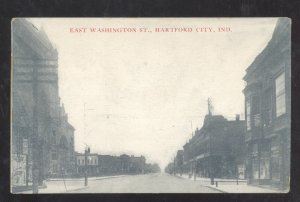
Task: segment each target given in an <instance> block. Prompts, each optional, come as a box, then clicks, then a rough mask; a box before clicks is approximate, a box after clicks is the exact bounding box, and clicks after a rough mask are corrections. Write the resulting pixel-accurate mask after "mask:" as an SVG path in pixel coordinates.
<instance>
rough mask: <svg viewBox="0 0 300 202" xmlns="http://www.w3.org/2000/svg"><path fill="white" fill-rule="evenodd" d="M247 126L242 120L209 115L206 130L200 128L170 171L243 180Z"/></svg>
mask: <svg viewBox="0 0 300 202" xmlns="http://www.w3.org/2000/svg"><path fill="white" fill-rule="evenodd" d="M244 124H245V121H242V120H239V117H237V118H236V120H234V121H228V120H227V119H225V118H224V117H223V116H220V115H211V114H209V115H206V117H205V119H204V124H203V127H202V128H201V129H196V131H195V133H194V136H193V137H192V138H191V139H190V140H189V141H188V142H187V143H186V144H185V145H184V146H183V152H182V151H181V150H179V151H178V152H177V155H176V158H175V159H174V162H172V163H173V165H172V163H171V164H169V166H168V168H167V170H169V171H173V172H174V173H176V174H177V173H180V174H182V173H184V174H188V175H189V177H194V178H195V177H204V178H211V179H214V178H229V179H230V178H234V179H235V178H237V177H239V178H241V177H242V175H240V172H244V171H241V168H243V167H244V163H245V162H244V155H245V151H244V146H243V143H244V135H245V128H244ZM239 170H240V171H239Z"/></svg>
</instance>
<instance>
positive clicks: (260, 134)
mask: <svg viewBox="0 0 300 202" xmlns="http://www.w3.org/2000/svg"><path fill="white" fill-rule="evenodd" d="M290 57H291V22H290V20H289V19H288V18H280V19H279V20H278V22H277V25H276V27H275V30H274V33H273V36H272V38H271V40H270V41H269V43H268V45H267V46H266V48H265V49H264V50H263V51H262V52H261V53H260V54H259V55H258V56H257V57H256V58H255V60H254V61H253V62H252V64H251V65H250V66H249V67H248V68H247V70H246V75H245V77H244V80H245V82H246V87H245V89H244V95H245V114H246V122H247V127H246V129H247V133H246V139H245V141H246V143H247V170H248V172H247V173H248V179H249V183H251V184H269V185H272V186H275V187H280V188H283V189H285V188H287V187H288V186H289V176H290V124H291V123H290V121H291V118H290V117H291V60H290Z"/></svg>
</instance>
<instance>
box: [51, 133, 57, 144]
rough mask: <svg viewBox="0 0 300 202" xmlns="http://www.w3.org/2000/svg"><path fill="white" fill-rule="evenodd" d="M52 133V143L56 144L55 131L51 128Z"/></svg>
mask: <svg viewBox="0 0 300 202" xmlns="http://www.w3.org/2000/svg"><path fill="white" fill-rule="evenodd" d="M52 135H53V137H52V144H53V145H56V144H57V143H56V132H55V130H52Z"/></svg>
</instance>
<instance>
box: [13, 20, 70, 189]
mask: <svg viewBox="0 0 300 202" xmlns="http://www.w3.org/2000/svg"><path fill="white" fill-rule="evenodd" d="M11 95H12V108H11V110H12V111H11V113H12V133H11V145H12V148H11V155H12V158H11V160H12V165H13V166H12V168H11V172H12V177H11V179H12V186H18V185H20V186H21V184H22V185H24V183H17V182H16V181H17V180H16V179H17V178H18V176H20V175H22V176H23V177H22V178H23V179H24V176H25V182H27V183H28V182H31V181H32V169H33V168H32V166H33V159H34V160H35V161H36V165H38V170H39V174H38V179H39V182H40V183H41V182H42V180H43V179H45V178H46V177H47V176H49V175H50V176H51V175H58V174H62V172H63V173H64V174H66V172H72V166H74V162H73V161H74V128H73V127H72V126H71V125H70V123H69V122H68V118H67V114H66V112H65V111H64V107H63V105H61V103H60V98H59V94H58V53H57V50H56V48H55V47H54V46H53V45H52V43H51V42H50V40H49V39H48V37H47V35H46V33H45V32H44V31H43V29H41V30H38V29H37V28H36V27H34V26H33V24H31V23H30V22H28V21H27V20H25V19H14V20H13V22H12V92H11ZM34 153H35V157H33V156H34ZM22 159H24V160H25V161H26V168H25V170H24V169H22V170H18V169H19V168H20V166H18V164H22V163H23V160H22ZM14 165H16V166H14ZM22 173H23V174H22Z"/></svg>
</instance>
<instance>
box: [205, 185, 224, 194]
mask: <svg viewBox="0 0 300 202" xmlns="http://www.w3.org/2000/svg"><path fill="white" fill-rule="evenodd" d="M203 186H205V187H208V188H211V189H213V190H216V191H219V192H221V193H224V194H227V193H228V192H226V191H223V190H221V189H218V188H216V187H213V186H209V185H203Z"/></svg>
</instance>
